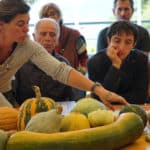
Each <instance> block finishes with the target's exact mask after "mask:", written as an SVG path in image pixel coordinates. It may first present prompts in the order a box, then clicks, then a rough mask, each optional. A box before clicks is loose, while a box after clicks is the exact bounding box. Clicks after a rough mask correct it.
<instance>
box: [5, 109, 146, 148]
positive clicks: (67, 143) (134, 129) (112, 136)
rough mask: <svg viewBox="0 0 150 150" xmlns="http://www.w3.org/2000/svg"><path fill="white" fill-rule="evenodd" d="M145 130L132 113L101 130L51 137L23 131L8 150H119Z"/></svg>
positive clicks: (88, 130) (10, 144)
mask: <svg viewBox="0 0 150 150" xmlns="http://www.w3.org/2000/svg"><path fill="white" fill-rule="evenodd" d="M143 129H144V125H143V121H142V119H141V118H140V117H139V116H138V115H137V114H135V113H132V112H130V113H124V114H121V115H120V116H119V118H118V119H117V121H115V122H114V123H112V124H109V125H106V126H102V127H95V128H89V129H83V130H77V131H69V132H61V133H52V134H41V133H34V132H27V131H20V132H18V133H16V134H14V135H13V136H11V137H10V138H9V140H8V143H7V147H6V150H117V149H120V148H121V147H124V146H125V145H127V144H130V143H132V142H134V141H135V140H136V139H137V138H139V137H140V136H141V134H142V133H143Z"/></svg>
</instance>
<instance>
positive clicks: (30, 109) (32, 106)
mask: <svg viewBox="0 0 150 150" xmlns="http://www.w3.org/2000/svg"><path fill="white" fill-rule="evenodd" d="M33 89H34V92H35V95H36V97H34V98H29V99H27V100H25V101H24V103H23V104H22V105H21V106H20V109H19V115H18V123H17V128H18V130H24V129H25V127H26V125H27V123H28V121H29V120H30V119H31V117H32V116H34V115H35V114H36V113H39V112H45V111H48V110H50V109H53V108H55V101H54V100H53V99H51V98H48V97H42V96H41V92H40V89H39V87H38V86H34V87H33Z"/></svg>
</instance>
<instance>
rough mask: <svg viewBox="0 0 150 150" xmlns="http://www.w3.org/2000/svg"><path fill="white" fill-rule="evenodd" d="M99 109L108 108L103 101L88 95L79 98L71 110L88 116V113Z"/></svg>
mask: <svg viewBox="0 0 150 150" xmlns="http://www.w3.org/2000/svg"><path fill="white" fill-rule="evenodd" d="M97 109H106V106H105V105H104V104H103V103H102V102H100V101H98V100H96V99H94V98H89V97H88V98H82V99H79V100H78V101H77V103H76V105H75V106H74V107H73V109H72V110H71V111H72V112H80V113H82V114H84V115H86V116H87V115H88V113H90V112H92V111H95V110H97Z"/></svg>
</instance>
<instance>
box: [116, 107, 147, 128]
mask: <svg viewBox="0 0 150 150" xmlns="http://www.w3.org/2000/svg"><path fill="white" fill-rule="evenodd" d="M126 112H134V113H136V114H138V115H139V116H140V117H141V119H142V120H143V123H144V127H145V126H146V124H147V120H148V119H147V113H146V111H145V110H144V109H143V108H142V107H141V106H140V105H137V104H129V105H125V106H124V107H123V108H122V109H121V110H120V112H119V114H122V113H126Z"/></svg>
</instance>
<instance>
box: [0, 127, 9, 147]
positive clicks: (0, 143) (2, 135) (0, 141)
mask: <svg viewBox="0 0 150 150" xmlns="http://www.w3.org/2000/svg"><path fill="white" fill-rule="evenodd" d="M7 140H8V135H7V133H6V132H5V131H3V130H0V150H5V147H6V143H7Z"/></svg>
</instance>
